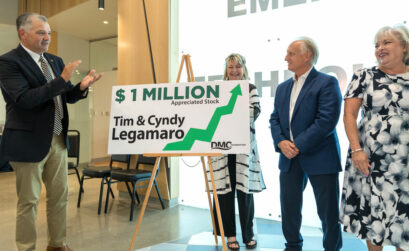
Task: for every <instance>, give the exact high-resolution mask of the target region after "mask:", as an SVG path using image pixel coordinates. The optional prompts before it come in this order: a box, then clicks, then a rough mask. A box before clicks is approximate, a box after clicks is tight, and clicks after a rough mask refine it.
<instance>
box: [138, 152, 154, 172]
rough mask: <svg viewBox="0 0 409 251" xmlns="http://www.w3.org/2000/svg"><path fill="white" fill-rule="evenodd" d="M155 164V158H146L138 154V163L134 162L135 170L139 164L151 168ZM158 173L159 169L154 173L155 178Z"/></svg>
mask: <svg viewBox="0 0 409 251" xmlns="http://www.w3.org/2000/svg"><path fill="white" fill-rule="evenodd" d="M155 162H156V157H146V156H143V155H142V154H139V155H138V161H137V162H136V169H138V168H139V165H140V164H142V165H151V166H153V165H155ZM158 173H159V168H158V171H157V172H156V176H158Z"/></svg>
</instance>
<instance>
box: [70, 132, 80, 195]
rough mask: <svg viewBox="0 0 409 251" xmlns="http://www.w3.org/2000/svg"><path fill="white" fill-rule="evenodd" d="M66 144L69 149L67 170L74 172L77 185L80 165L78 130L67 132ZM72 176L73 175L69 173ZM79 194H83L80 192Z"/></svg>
mask: <svg viewBox="0 0 409 251" xmlns="http://www.w3.org/2000/svg"><path fill="white" fill-rule="evenodd" d="M68 143H69V144H70V148H69V149H68V170H72V169H74V170H75V174H77V178H78V183H80V180H81V179H80V173H79V171H78V167H79V163H80V132H79V131H78V130H68ZM69 174H74V173H69ZM81 192H84V190H82V191H81Z"/></svg>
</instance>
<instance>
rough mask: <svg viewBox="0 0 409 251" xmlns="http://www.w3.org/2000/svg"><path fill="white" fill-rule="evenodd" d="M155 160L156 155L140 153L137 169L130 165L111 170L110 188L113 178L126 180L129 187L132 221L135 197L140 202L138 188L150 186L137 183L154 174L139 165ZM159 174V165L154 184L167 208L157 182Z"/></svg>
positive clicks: (115, 180) (118, 180)
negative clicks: (125, 167) (146, 155)
mask: <svg viewBox="0 0 409 251" xmlns="http://www.w3.org/2000/svg"><path fill="white" fill-rule="evenodd" d="M155 161H156V158H155V157H145V156H143V155H141V154H140V155H138V160H137V163H136V169H129V167H128V168H127V169H126V170H113V171H112V172H111V179H109V181H108V188H110V186H111V182H112V180H114V182H125V184H126V188H127V189H128V192H129V195H130V196H131V200H132V202H131V213H130V217H129V220H130V221H132V219H133V210H134V207H135V198H136V200H137V201H138V204H139V203H140V201H139V196H138V193H137V191H136V189H137V188H143V187H147V186H148V185H144V186H137V184H138V183H139V182H141V181H144V180H150V178H151V177H152V175H153V174H152V172H151V171H147V170H139V165H141V164H145V165H152V166H154V165H155ZM165 163H166V162H165ZM158 174H159V167H158V169H157V171H156V174H154V175H155V178H154V180H153V184H154V185H155V188H156V192H157V193H158V198H159V200H160V204H161V206H162V209H165V205H164V204H163V200H162V196H161V195H160V191H159V188H158V184H157V183H156V177H158ZM129 182H130V183H132V185H133V190H132V192H131V189H130V187H129V184H128V183H129ZM145 196H147V195H145ZM108 200H109V198H108V197H107V200H106V204H105V211H106V210H107V205H108Z"/></svg>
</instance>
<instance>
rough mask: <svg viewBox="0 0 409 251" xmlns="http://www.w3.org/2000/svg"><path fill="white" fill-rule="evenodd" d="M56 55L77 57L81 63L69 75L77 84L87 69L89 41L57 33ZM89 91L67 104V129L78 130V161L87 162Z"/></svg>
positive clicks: (73, 58)
mask: <svg viewBox="0 0 409 251" xmlns="http://www.w3.org/2000/svg"><path fill="white" fill-rule="evenodd" d="M58 56H59V57H61V58H62V59H63V60H64V62H65V63H68V62H73V61H76V60H78V59H81V60H82V63H81V64H80V65H79V67H78V68H77V70H78V71H76V72H75V73H74V74H73V76H72V77H71V82H72V84H74V85H75V84H77V83H79V82H80V81H81V79H82V78H83V77H84V76H86V75H87V74H88V71H89V64H90V63H89V62H90V60H89V42H88V41H86V40H83V39H80V38H77V37H73V36H71V35H69V34H64V33H61V32H59V33H58ZM91 96H92V94H91V92H90V93H89V94H88V98H86V99H83V100H80V101H79V102H77V103H75V104H69V105H68V112H69V114H70V125H69V129H75V130H78V131H80V134H81V138H80V163H88V162H90V160H91V146H92V137H91V135H92V133H91V113H90V107H89V106H90V102H91V101H90V99H91Z"/></svg>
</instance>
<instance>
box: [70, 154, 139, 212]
mask: <svg viewBox="0 0 409 251" xmlns="http://www.w3.org/2000/svg"><path fill="white" fill-rule="evenodd" d="M130 159H131V157H130V155H123V154H112V156H111V160H110V162H109V166H89V167H84V168H83V169H82V176H81V180H80V191H79V193H78V203H77V207H78V208H79V207H80V204H81V191H82V189H83V184H84V179H85V177H87V179H92V178H100V179H101V187H100V191H99V201H98V214H100V213H101V203H102V194H103V191H104V185H105V184H108V182H109V181H110V177H111V171H113V170H121V168H120V167H113V164H114V163H125V164H126V165H127V169H129V164H130ZM109 193H111V195H112V197H113V198H115V196H114V193H113V192H112V190H111V186H110V185H109V186H108V189H107V199H106V200H107V201H108V198H109ZM105 204H107V203H105ZM105 213H106V206H105Z"/></svg>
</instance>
